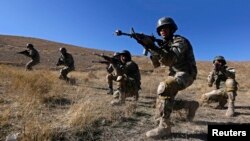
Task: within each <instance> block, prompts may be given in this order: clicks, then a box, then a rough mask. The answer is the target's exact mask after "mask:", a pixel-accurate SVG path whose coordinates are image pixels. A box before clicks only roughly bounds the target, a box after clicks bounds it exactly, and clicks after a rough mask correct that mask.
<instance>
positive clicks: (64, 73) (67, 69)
mask: <svg viewBox="0 0 250 141" xmlns="http://www.w3.org/2000/svg"><path fill="white" fill-rule="evenodd" d="M73 70H74V68H71V67H63V68H62V69H61V70H60V76H59V78H60V79H63V80H67V81H68V80H69V78H68V77H67V75H68V73H69V72H71V71H73Z"/></svg>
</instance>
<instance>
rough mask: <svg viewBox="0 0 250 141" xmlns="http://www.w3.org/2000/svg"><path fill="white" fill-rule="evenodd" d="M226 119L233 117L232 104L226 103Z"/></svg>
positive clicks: (231, 102)
mask: <svg viewBox="0 0 250 141" xmlns="http://www.w3.org/2000/svg"><path fill="white" fill-rule="evenodd" d="M226 116H227V117H233V116H234V102H233V101H230V102H228V108H227V112H226Z"/></svg>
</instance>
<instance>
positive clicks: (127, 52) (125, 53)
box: [119, 50, 131, 61]
mask: <svg viewBox="0 0 250 141" xmlns="http://www.w3.org/2000/svg"><path fill="white" fill-rule="evenodd" d="M119 54H120V55H125V56H126V57H127V61H130V60H131V54H130V52H129V51H128V50H123V51H121V52H120V53H119Z"/></svg>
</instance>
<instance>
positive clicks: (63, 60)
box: [56, 48, 75, 81]
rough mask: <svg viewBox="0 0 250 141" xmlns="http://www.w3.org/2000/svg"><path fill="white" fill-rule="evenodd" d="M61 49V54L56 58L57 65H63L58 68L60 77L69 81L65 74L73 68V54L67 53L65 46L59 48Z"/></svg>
mask: <svg viewBox="0 0 250 141" xmlns="http://www.w3.org/2000/svg"><path fill="white" fill-rule="evenodd" d="M60 51H61V56H60V58H59V59H58V62H57V64H56V65H57V66H59V65H64V66H65V67H63V68H62V69H61V70H60V76H59V78H60V79H63V80H66V81H69V78H68V77H67V74H68V73H69V72H71V71H73V70H75V66H74V59H73V56H72V55H71V54H69V53H67V50H66V49H65V48H60Z"/></svg>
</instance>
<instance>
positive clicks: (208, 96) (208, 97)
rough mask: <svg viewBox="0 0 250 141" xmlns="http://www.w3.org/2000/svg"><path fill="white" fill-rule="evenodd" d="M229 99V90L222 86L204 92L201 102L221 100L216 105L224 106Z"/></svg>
mask: <svg viewBox="0 0 250 141" xmlns="http://www.w3.org/2000/svg"><path fill="white" fill-rule="evenodd" d="M227 99H228V96H227V92H226V91H225V90H224V89H223V88H221V89H217V90H213V91H211V92H208V93H205V94H203V95H202V98H201V104H202V105H206V104H208V105H209V104H210V103H217V102H219V105H218V106H216V107H215V108H224V106H225V104H226V103H227Z"/></svg>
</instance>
